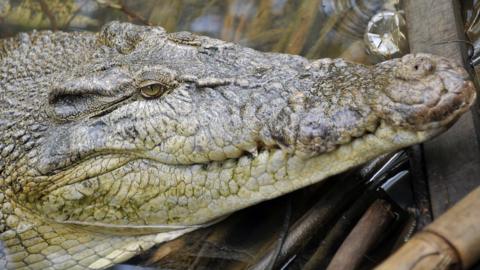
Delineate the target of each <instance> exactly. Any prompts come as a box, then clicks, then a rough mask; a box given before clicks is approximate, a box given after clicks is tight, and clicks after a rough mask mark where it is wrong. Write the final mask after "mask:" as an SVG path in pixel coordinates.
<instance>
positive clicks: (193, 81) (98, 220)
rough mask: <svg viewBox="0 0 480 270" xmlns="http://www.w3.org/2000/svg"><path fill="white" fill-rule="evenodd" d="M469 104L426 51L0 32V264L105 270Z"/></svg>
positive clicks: (444, 65)
mask: <svg viewBox="0 0 480 270" xmlns="http://www.w3.org/2000/svg"><path fill="white" fill-rule="evenodd" d="M474 99H475V91H474V88H473V85H472V83H471V82H470V81H468V78H467V74H466V72H465V71H464V70H463V69H462V68H461V67H460V66H459V65H457V64H455V63H453V62H451V61H449V60H448V59H445V58H441V57H436V56H432V55H427V54H417V55H407V56H404V57H403V58H401V59H394V60H391V61H387V62H383V63H380V64H377V65H375V66H364V65H359V64H353V63H348V62H346V61H344V60H341V59H334V60H332V59H321V60H314V61H311V60H307V59H305V58H302V57H300V56H294V55H286V54H275V53H262V52H258V51H255V50H252V49H248V48H243V47H240V46H238V45H235V44H231V43H226V42H223V41H220V40H215V39H211V38H207V37H201V36H195V35H192V34H189V33H186V32H180V33H171V34H168V33H166V32H165V31H164V30H163V29H162V28H160V27H142V26H135V25H131V24H126V23H125V24H121V23H111V24H109V25H107V26H105V28H104V29H103V31H101V32H100V33H62V32H57V33H52V32H34V33H31V34H20V35H19V36H18V37H16V38H12V39H7V40H3V41H0V156H1V159H0V209H1V213H0V241H1V243H2V246H3V248H2V249H1V251H0V268H9V269H48V268H51V269H84V268H96V269H100V268H106V267H108V266H110V265H112V264H114V263H118V262H121V261H124V260H126V259H128V258H130V257H132V256H133V255H135V254H137V253H138V252H140V251H141V250H145V249H147V248H149V247H151V246H152V245H154V244H155V243H158V242H162V241H166V240H168V239H172V238H175V237H177V236H179V235H181V234H183V233H185V232H187V231H190V230H194V229H195V228H198V227H199V226H203V225H207V224H209V223H210V222H213V221H215V220H216V219H218V218H221V217H222V216H225V215H227V214H229V213H231V212H233V211H236V210H239V209H242V208H244V207H247V206H249V205H253V204H256V203H258V202H261V201H264V200H268V199H271V198H274V197H277V196H280V195H282V194H285V193H288V192H291V191H293V190H296V189H299V188H301V187H304V186H307V185H309V184H312V183H316V182H319V181H321V180H322V179H325V178H326V177H328V176H330V175H334V174H337V173H340V172H342V171H345V170H347V169H349V168H351V167H354V166H356V165H359V164H361V163H363V162H366V161H368V160H369V159H371V158H374V157H375V156H378V155H380V154H384V153H386V152H390V151H394V150H396V149H399V148H402V147H405V146H408V145H411V144H416V143H419V142H422V141H424V140H426V139H429V138H431V137H433V136H435V135H437V134H439V133H440V132H442V131H444V130H445V129H446V128H447V127H448V126H449V125H451V124H452V123H453V122H454V121H455V120H456V119H457V118H458V117H459V116H460V115H461V114H462V113H463V112H465V111H466V110H467V109H468V108H469V106H470V105H471V104H472V103H473V101H474Z"/></svg>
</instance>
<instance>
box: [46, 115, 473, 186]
mask: <svg viewBox="0 0 480 270" xmlns="http://www.w3.org/2000/svg"><path fill="white" fill-rule="evenodd" d="M463 110H464V108H459V109H458V110H457V111H459V112H461V111H463ZM455 117H458V115H457V113H454V114H452V115H451V117H450V118H455ZM449 120H451V119H449ZM443 123H444V121H441V122H439V123H436V124H437V125H435V126H434V128H433V129H431V130H428V131H413V130H410V129H408V128H404V127H396V128H395V127H394V126H392V125H390V124H388V123H386V122H385V121H380V124H379V125H378V126H377V128H376V130H375V131H373V132H368V133H365V134H363V135H362V136H359V137H355V138H352V140H351V141H350V142H348V143H345V144H339V145H337V146H336V147H335V148H334V149H332V150H330V151H326V152H322V153H315V152H311V153H310V152H301V151H298V150H293V151H292V150H291V149H284V148H282V147H272V148H262V147H260V146H257V151H258V153H257V154H255V155H254V154H252V153H250V152H247V151H245V152H244V154H242V155H239V156H238V157H235V158H227V159H224V160H218V161H217V160H215V161H214V160H210V161H208V162H203V163H187V164H172V163H167V162H163V161H162V160H160V159H158V158H155V157H153V156H151V155H148V154H144V153H141V152H140V151H129V150H115V151H102V152H99V153H95V154H93V155H90V156H87V157H85V158H83V159H82V160H79V161H78V162H75V163H74V164H71V165H69V166H68V167H65V168H63V169H60V170H61V172H60V173H58V174H55V175H54V176H53V177H54V178H53V179H52V181H51V182H52V183H55V184H53V185H49V186H48V187H47V188H46V189H44V190H42V192H41V194H43V195H45V194H47V193H48V192H51V191H53V190H55V189H58V188H60V187H62V186H64V185H70V184H75V183H79V182H82V181H86V180H89V179H92V178H95V177H99V176H102V175H105V174H108V173H110V172H112V171H115V170H118V169H119V168H121V167H123V166H126V165H128V164H130V163H132V162H136V161H139V160H144V161H149V162H152V163H157V164H162V165H165V166H172V167H193V166H202V167H207V166H209V165H211V164H213V163H217V164H220V166H219V167H220V168H221V167H223V166H222V164H223V163H225V162H227V161H232V160H233V161H235V162H237V163H238V161H239V160H240V159H241V158H245V157H248V158H249V159H250V160H252V161H253V160H255V159H256V157H257V156H259V155H260V154H261V153H264V152H266V151H267V152H270V154H273V153H275V152H276V151H285V153H286V161H288V159H290V158H293V157H300V158H301V159H302V160H304V161H305V162H307V161H308V160H310V159H318V158H321V157H322V156H324V155H334V154H335V152H338V151H339V149H340V148H345V147H348V146H351V145H354V144H356V143H357V144H358V142H362V141H364V140H365V138H366V137H368V136H375V137H378V133H379V131H380V130H382V129H385V128H387V129H392V128H393V129H397V130H401V131H405V132H409V133H411V134H414V133H417V134H418V132H421V133H428V134H430V135H428V137H432V136H434V135H436V134H438V133H440V132H441V131H442V130H443V129H444V128H443V125H442V124H443ZM419 142H420V141H412V142H410V143H403V146H407V145H409V144H412V143H419ZM393 145H394V143H393V142H392V146H393ZM114 159H118V160H116V161H114V162H112V163H113V166H111V167H107V168H104V167H102V166H96V165H98V164H95V163H96V162H102V161H103V160H114ZM89 162H90V163H91V164H93V166H92V167H95V168H100V169H98V170H97V171H94V172H87V173H84V174H83V175H81V176H77V177H71V176H72V175H73V176H75V174H76V171H77V170H78V169H79V168H81V167H82V166H84V167H85V165H86V164H88V163H89ZM332 162H334V161H333V160H332ZM107 163H110V162H107ZM87 167H88V166H87ZM57 171H58V170H57Z"/></svg>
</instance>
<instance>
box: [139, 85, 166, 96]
mask: <svg viewBox="0 0 480 270" xmlns="http://www.w3.org/2000/svg"><path fill="white" fill-rule="evenodd" d="M139 90H140V94H141V95H142V96H143V97H144V98H156V97H160V96H162V95H164V94H165V93H167V92H169V90H170V88H169V87H167V86H166V85H164V84H159V83H157V84H149V85H146V86H143V87H141V88H140V89H139Z"/></svg>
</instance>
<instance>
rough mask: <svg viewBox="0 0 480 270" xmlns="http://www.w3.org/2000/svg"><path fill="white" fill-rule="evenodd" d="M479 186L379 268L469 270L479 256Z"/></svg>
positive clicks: (380, 269)
mask: <svg viewBox="0 0 480 270" xmlns="http://www.w3.org/2000/svg"><path fill="white" fill-rule="evenodd" d="M479 213H480V187H477V188H476V189H475V190H474V191H472V192H471V193H470V194H468V195H467V196H466V197H465V198H464V199H462V200H461V201H460V202H458V203H457V204H455V205H454V206H453V207H452V208H451V209H450V210H448V211H447V212H446V213H445V214H443V215H441V216H440V217H439V218H438V219H437V220H435V221H434V222H433V223H432V224H430V225H428V226H427V227H426V228H425V229H424V230H423V231H421V232H420V233H418V234H416V235H415V236H414V237H413V238H412V239H411V240H410V241H408V242H407V243H406V244H405V245H403V246H402V247H401V248H400V249H399V250H398V251H397V252H396V253H395V254H393V255H392V256H391V257H390V258H388V259H387V260H386V261H384V262H383V263H382V264H381V265H379V266H378V267H377V268H376V269H378V270H384V269H385V270H387V269H398V270H421V269H422V270H423V269H425V270H426V269H436V270H442V269H468V268H469V267H471V266H472V265H474V263H475V262H477V261H478V260H479V259H480V215H479Z"/></svg>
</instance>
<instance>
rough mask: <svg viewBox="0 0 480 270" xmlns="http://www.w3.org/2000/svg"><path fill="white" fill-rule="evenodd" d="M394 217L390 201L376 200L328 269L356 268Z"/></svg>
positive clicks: (344, 242)
mask: <svg viewBox="0 0 480 270" xmlns="http://www.w3.org/2000/svg"><path fill="white" fill-rule="evenodd" d="M394 219H395V214H394V213H393V212H392V210H391V205H390V204H389V203H387V202H386V201H384V200H377V201H375V202H374V203H373V204H372V205H371V206H370V207H369V208H368V210H367V211H366V212H365V214H364V215H363V217H362V218H361V219H360V220H359V221H358V223H357V225H356V226H355V228H353V230H352V231H351V232H350V234H349V235H348V236H347V238H346V239H345V241H343V243H342V245H341V246H340V248H339V249H338V251H337V253H336V254H335V256H334V257H333V259H332V261H331V262H330V264H329V265H328V267H327V270H337V269H338V270H341V269H356V268H357V267H358V266H359V265H360V263H361V262H362V259H363V257H364V255H365V254H366V253H367V252H368V251H369V250H370V249H371V248H372V246H373V245H374V244H375V243H376V242H377V241H378V239H379V238H380V236H381V235H382V233H383V232H385V230H386V229H387V227H388V225H390V224H391V222H392V221H393V220H394ZM391 269H395V268H391Z"/></svg>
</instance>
